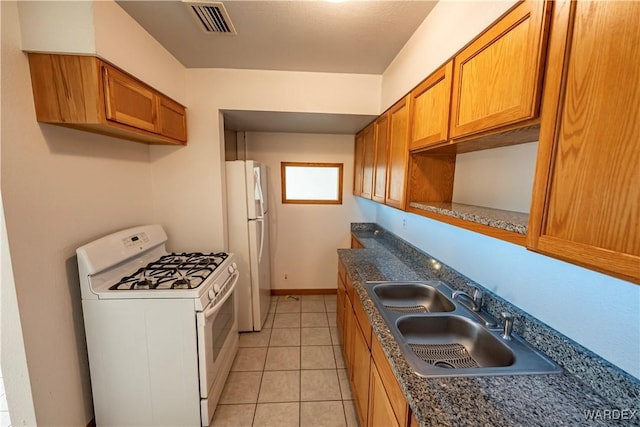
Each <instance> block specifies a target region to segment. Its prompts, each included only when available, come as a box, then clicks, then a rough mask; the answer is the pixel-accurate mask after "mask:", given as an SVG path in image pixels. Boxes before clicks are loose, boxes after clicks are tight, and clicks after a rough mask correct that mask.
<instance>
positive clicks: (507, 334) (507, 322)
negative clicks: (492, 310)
mask: <svg viewBox="0 0 640 427" xmlns="http://www.w3.org/2000/svg"><path fill="white" fill-rule="evenodd" d="M500 318H501V319H502V320H503V321H504V330H503V332H502V338H503V339H505V340H510V339H511V332H512V331H513V315H512V314H511V313H508V312H506V311H503V312H502V313H500Z"/></svg>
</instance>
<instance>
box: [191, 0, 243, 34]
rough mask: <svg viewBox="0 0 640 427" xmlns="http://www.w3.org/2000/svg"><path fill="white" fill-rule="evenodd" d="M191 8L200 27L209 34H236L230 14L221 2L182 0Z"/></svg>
mask: <svg viewBox="0 0 640 427" xmlns="http://www.w3.org/2000/svg"><path fill="white" fill-rule="evenodd" d="M182 2H183V3H184V4H185V5H186V6H187V7H188V8H189V10H191V14H192V15H193V17H194V19H195V20H196V22H197V23H198V24H199V26H200V28H202V29H203V31H204V32H205V33H207V34H229V35H236V34H238V33H236V29H235V28H234V27H233V24H232V23H231V19H229V14H228V13H227V10H226V9H225V8H224V5H223V4H222V3H220V2H210V1H206V0H205V1H198V0H182Z"/></svg>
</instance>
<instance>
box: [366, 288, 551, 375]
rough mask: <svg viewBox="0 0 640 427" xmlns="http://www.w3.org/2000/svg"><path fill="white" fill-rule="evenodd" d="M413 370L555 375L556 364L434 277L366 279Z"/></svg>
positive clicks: (427, 373)
mask: <svg viewBox="0 0 640 427" xmlns="http://www.w3.org/2000/svg"><path fill="white" fill-rule="evenodd" d="M365 289H366V290H367V293H368V294H369V296H370V297H371V299H372V300H373V302H374V304H375V305H376V307H377V308H378V310H379V311H380V313H381V314H382V317H383V318H384V320H385V322H386V323H387V325H388V326H389V329H390V331H391V333H392V334H393V335H394V337H395V339H396V341H397V343H398V345H399V346H400V349H401V351H402V353H403V354H404V356H405V358H406V360H407V362H408V363H409V366H410V367H411V368H412V369H413V371H414V372H415V373H416V374H418V375H420V376H423V377H451V376H486V375H520V374H555V373H561V372H562V368H560V366H558V365H557V364H556V363H555V362H553V361H552V360H551V359H549V358H548V357H547V356H545V355H544V354H542V353H541V352H540V351H539V350H537V349H535V348H534V347H532V346H531V345H529V344H528V343H527V342H525V341H524V340H523V339H522V338H520V337H518V336H517V335H515V334H512V333H510V331H509V330H508V329H510V327H508V328H507V331H505V329H504V326H500V325H498V322H497V321H493V322H487V321H486V319H487V318H490V316H489V315H488V314H487V313H484V312H483V313H482V315H479V313H477V312H476V311H473V310H472V309H470V308H468V307H466V306H465V305H463V304H462V303H461V302H460V300H459V299H456V298H454V294H453V292H452V290H451V288H449V287H448V286H447V285H445V284H444V283H442V282H439V281H424V282H367V283H366V285H365Z"/></svg>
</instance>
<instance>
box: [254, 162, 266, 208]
mask: <svg viewBox="0 0 640 427" xmlns="http://www.w3.org/2000/svg"><path fill="white" fill-rule="evenodd" d="M253 179H254V181H255V183H256V191H257V192H258V197H259V199H260V215H257V218H264V195H263V193H262V183H261V182H260V175H259V174H258V172H256V171H253Z"/></svg>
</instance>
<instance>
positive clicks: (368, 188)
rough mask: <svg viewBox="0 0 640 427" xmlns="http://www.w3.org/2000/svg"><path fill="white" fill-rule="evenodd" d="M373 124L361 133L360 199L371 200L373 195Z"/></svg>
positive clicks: (374, 154)
mask: <svg viewBox="0 0 640 427" xmlns="http://www.w3.org/2000/svg"><path fill="white" fill-rule="evenodd" d="M374 126H375V123H371V124H370V125H369V126H367V127H366V128H365V129H364V131H363V145H364V147H363V149H362V152H363V156H362V194H361V195H362V197H364V198H366V199H371V195H372V193H373V163H374V161H375V157H376V153H375V149H376V141H375V130H374Z"/></svg>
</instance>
